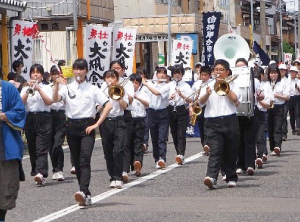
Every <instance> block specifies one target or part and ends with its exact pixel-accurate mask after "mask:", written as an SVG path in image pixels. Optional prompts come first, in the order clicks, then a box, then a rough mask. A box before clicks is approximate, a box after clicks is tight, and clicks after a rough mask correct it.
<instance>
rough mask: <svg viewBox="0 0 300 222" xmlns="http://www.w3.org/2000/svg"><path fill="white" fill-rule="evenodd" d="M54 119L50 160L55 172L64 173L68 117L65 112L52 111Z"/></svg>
mask: <svg viewBox="0 0 300 222" xmlns="http://www.w3.org/2000/svg"><path fill="white" fill-rule="evenodd" d="M51 117H52V137H51V148H50V152H49V154H50V158H51V162H52V167H53V170H52V171H53V172H55V173H56V172H59V171H63V168H64V151H63V149H62V145H63V143H64V141H65V136H66V132H67V128H66V124H67V121H66V115H65V112H64V110H59V111H55V110H51Z"/></svg>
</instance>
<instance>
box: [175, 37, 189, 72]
mask: <svg viewBox="0 0 300 222" xmlns="http://www.w3.org/2000/svg"><path fill="white" fill-rule="evenodd" d="M192 49H193V41H185V40H174V41H173V51H172V65H180V64H182V65H183V68H186V67H191V56H192Z"/></svg>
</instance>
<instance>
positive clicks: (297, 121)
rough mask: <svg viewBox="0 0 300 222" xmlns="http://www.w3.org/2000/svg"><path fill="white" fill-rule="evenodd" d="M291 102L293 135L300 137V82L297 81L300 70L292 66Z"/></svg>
mask: <svg viewBox="0 0 300 222" xmlns="http://www.w3.org/2000/svg"><path fill="white" fill-rule="evenodd" d="M290 74H291V79H290V84H291V85H290V100H289V112H290V124H291V128H292V134H293V135H296V134H297V135H300V113H299V111H300V93H299V92H300V89H299V87H300V81H299V79H297V78H296V77H297V75H298V69H297V67H296V66H292V67H291V69H290Z"/></svg>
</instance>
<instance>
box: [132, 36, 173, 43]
mask: <svg viewBox="0 0 300 222" xmlns="http://www.w3.org/2000/svg"><path fill="white" fill-rule="evenodd" d="M158 41H168V35H137V36H136V42H158Z"/></svg>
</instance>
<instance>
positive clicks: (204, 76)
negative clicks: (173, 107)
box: [190, 66, 211, 156]
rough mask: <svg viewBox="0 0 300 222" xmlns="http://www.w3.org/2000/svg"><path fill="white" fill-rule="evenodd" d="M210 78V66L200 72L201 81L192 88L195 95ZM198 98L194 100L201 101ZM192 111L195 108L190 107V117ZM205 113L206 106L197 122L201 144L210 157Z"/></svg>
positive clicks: (205, 153) (204, 67)
mask: <svg viewBox="0 0 300 222" xmlns="http://www.w3.org/2000/svg"><path fill="white" fill-rule="evenodd" d="M210 77H211V68H210V67H209V66H203V67H202V68H201V72H200V79H199V80H198V81H197V82H195V83H194V84H193V86H192V91H193V93H194V92H196V91H197V90H199V89H200V86H201V85H204V84H206V83H207V82H208V81H209V79H210ZM205 88H206V86H205ZM196 97H197V95H196V96H195V98H194V100H197V99H199V98H196ZM192 111H193V107H190V116H191V115H192ZM204 113H205V106H203V107H202V113H201V114H200V115H199V116H198V117H197V122H198V127H199V131H200V139H201V144H202V146H203V151H204V155H206V156H208V154H209V151H210V148H209V145H208V143H207V136H206V135H205V130H204Z"/></svg>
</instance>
